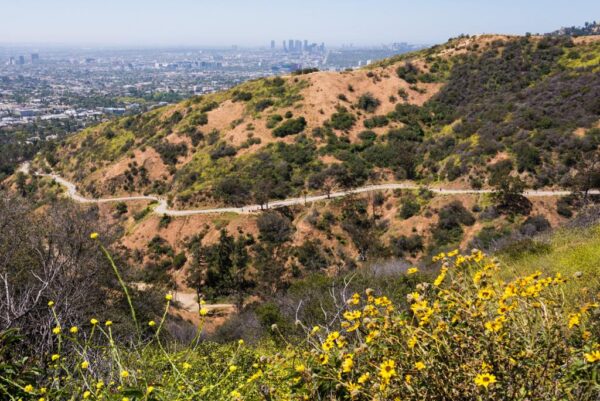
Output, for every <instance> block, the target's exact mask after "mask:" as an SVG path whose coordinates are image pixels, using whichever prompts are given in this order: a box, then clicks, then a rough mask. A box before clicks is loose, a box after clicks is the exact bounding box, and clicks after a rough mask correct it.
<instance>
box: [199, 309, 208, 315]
mask: <svg viewBox="0 0 600 401" xmlns="http://www.w3.org/2000/svg"><path fill="white" fill-rule="evenodd" d="M199 313H200V316H206V315H208V309H207V308H200V312H199Z"/></svg>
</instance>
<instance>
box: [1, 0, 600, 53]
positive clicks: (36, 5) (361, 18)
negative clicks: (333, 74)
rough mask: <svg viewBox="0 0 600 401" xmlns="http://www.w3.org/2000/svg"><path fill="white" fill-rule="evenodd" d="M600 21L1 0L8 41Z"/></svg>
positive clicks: (234, 37)
mask: <svg viewBox="0 0 600 401" xmlns="http://www.w3.org/2000/svg"><path fill="white" fill-rule="evenodd" d="M592 20H600V1H599V0H569V1H564V0H561V1H559V0H500V1H496V0H494V1H492V0H411V1H405V0H368V1H367V0H362V1H359V0H319V1H317V0H302V1H288V0H279V1H266V0H210V1H208V0H160V1H159V0H0V43H2V44H32V43H34V44H88V45H93V44H97V45H125V46H171V45H175V46H231V45H238V46H267V45H268V44H269V43H270V41H271V39H273V40H276V42H277V45H278V46H279V45H280V44H281V41H282V40H284V39H289V38H294V39H301V40H304V39H307V40H309V41H310V42H319V43H320V42H325V43H326V44H328V45H341V44H351V43H352V44H354V45H355V46H358V45H378V44H387V43H392V42H409V43H413V44H433V43H440V42H444V41H445V40H447V39H448V38H450V37H454V36H457V35H459V34H461V33H468V34H477V33H506V34H524V33H525V32H533V33H538V32H539V33H544V32H549V31H553V30H555V29H558V28H560V27H562V26H571V25H582V24H583V23H584V22H585V21H592Z"/></svg>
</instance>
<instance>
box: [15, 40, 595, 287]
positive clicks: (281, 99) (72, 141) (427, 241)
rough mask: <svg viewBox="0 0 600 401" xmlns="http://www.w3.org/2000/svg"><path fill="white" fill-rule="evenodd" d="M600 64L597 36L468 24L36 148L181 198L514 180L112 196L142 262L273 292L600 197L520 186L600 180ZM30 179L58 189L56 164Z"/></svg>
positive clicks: (508, 232)
mask: <svg viewBox="0 0 600 401" xmlns="http://www.w3.org/2000/svg"><path fill="white" fill-rule="evenodd" d="M599 69H600V40H598V37H579V38H575V39H572V38H566V37H510V36H498V35H494V36H492V35H487V36H477V37H461V38H458V39H454V40H451V41H449V42H448V43H446V44H444V45H440V46H435V47H432V48H430V49H426V50H422V51H419V52H416V53H410V54H406V55H401V56H398V57H396V58H392V59H388V60H382V61H380V62H377V63H375V64H373V65H371V66H369V67H368V68H366V69H361V70H355V71H346V72H342V73H335V72H313V71H302V72H301V73H299V74H295V75H291V76H286V77H275V78H268V79H260V80H256V81H251V82H247V83H244V84H242V85H240V86H238V87H236V88H233V89H231V90H230V91H227V92H223V93H215V94H212V95H207V96H204V97H198V98H192V99H190V100H187V101H185V102H182V103H180V104H177V105H174V106H168V107H164V108H161V109H157V110H154V111H151V112H149V113H145V114H142V115H139V116H136V117H127V118H122V119H117V120H114V121H111V122H108V123H104V124H101V125H99V126H97V127H93V128H89V129H87V130H84V131H82V132H81V133H79V134H77V135H75V136H72V137H70V138H69V139H68V140H66V141H65V142H64V143H63V144H61V145H60V146H58V147H57V148H56V149H55V150H54V152H53V153H44V154H43V155H41V156H40V157H38V158H37V159H36V160H35V161H34V163H33V165H34V167H38V168H41V169H46V170H47V171H48V170H50V169H52V170H53V171H55V172H57V173H58V174H60V175H62V176H64V177H67V178H68V179H70V180H72V181H75V182H76V183H77V184H78V187H79V190H80V191H81V192H83V193H84V194H87V195H88V196H95V197H114V196H123V195H125V196H127V195H136V194H157V195H160V196H163V197H165V198H167V199H168V201H169V203H170V205H169V206H170V207H171V208H175V209H177V208H179V209H184V208H187V209H189V208H194V207H200V208H202V207H211V206H217V207H219V206H226V205H237V206H243V205H248V204H252V203H257V204H266V203H268V201H269V200H273V199H278V198H279V199H281V198H286V197H290V196H297V197H301V196H302V195H306V194H309V193H318V194H323V193H327V192H329V191H332V190H344V189H347V188H355V187H358V186H361V185H367V184H372V183H381V182H399V181H400V182H404V181H407V180H410V181H412V182H414V183H416V184H417V185H423V186H424V187H425V186H429V187H436V188H437V187H438V186H439V187H440V188H493V189H496V190H499V194H500V196H496V195H491V194H462V195H449V194H446V195H444V194H435V193H432V192H431V191H429V190H427V189H425V188H424V187H423V188H421V189H420V190H388V191H380V192H378V193H364V194H360V195H354V196H351V197H346V198H341V199H336V200H332V201H330V202H325V203H318V204H310V205H306V206H305V205H296V206H293V207H286V208H282V209H278V210H277V212H271V213H264V214H241V215H240V214H232V213H225V214H216V215H194V216H185V217H170V216H160V215H156V214H152V213H150V212H151V211H152V210H153V208H155V207H156V206H155V205H153V203H152V202H144V201H136V202H127V203H118V204H116V203H106V204H101V205H100V209H99V210H100V213H101V215H102V216H104V218H105V219H106V220H107V221H110V222H111V223H112V224H115V225H116V226H118V227H120V229H121V232H122V234H121V235H122V239H121V241H120V243H121V244H122V245H123V247H124V248H123V249H124V256H125V258H126V259H127V260H129V261H130V263H131V264H132V265H135V266H138V268H139V277H138V280H140V281H144V282H148V283H157V282H166V283H170V285H173V286H174V287H176V288H179V289H180V290H181V291H183V292H189V293H190V294H192V293H194V292H195V291H196V290H198V289H200V288H202V291H203V292H206V293H207V294H208V296H210V297H217V298H218V297H226V298H227V297H229V299H231V298H230V297H232V296H234V295H235V294H239V293H260V294H263V295H264V294H271V293H273V292H276V291H277V290H279V289H282V288H286V287H288V286H289V285H290V284H291V283H293V282H294V281H295V280H297V279H299V278H301V277H304V276H306V275H308V274H311V273H312V272H328V273H329V274H333V273H336V272H340V271H347V270H351V269H354V268H355V267H356V266H364V265H369V264H371V263H373V262H376V261H378V260H381V259H389V258H393V259H395V260H397V261H398V265H399V266H401V267H402V266H404V267H406V266H408V265H409V264H410V263H415V262H418V261H421V262H422V263H429V262H430V260H431V256H433V255H435V254H436V253H438V252H440V251H444V250H449V249H452V248H454V247H457V246H458V247H461V248H463V249H470V248H471V247H477V248H480V249H498V248H502V247H503V246H505V245H506V244H508V243H511V242H514V241H518V240H520V239H522V238H527V237H529V236H531V235H535V234H537V233H540V232H544V231H547V230H549V229H550V228H552V227H557V226H559V225H561V224H563V223H565V222H566V221H567V220H568V219H569V218H570V217H571V216H572V215H573V214H575V213H576V212H577V210H578V209H580V208H581V207H583V206H584V205H585V204H587V203H589V201H590V200H593V199H591V198H589V197H579V196H566V197H559V196H546V197H536V198H529V199H526V198H524V197H523V196H521V195H520V194H519V193H520V191H521V190H522V189H523V188H525V187H529V188H538V189H539V188H553V189H573V190H580V191H585V190H587V189H590V188H598V186H599V184H600V177H599V176H598V168H597V166H598V163H599V159H598V157H599V155H600V152H599V151H598V146H599V144H600V128H599V127H600V126H599V124H600V103H599V101H600V100H599V99H600V74H598V71H599ZM15 185H16V187H17V188H18V189H19V190H20V191H21V192H22V193H28V192H32V191H33V192H35V190H37V189H39V190H40V193H43V194H46V195H44V196H45V197H46V198H47V199H52V198H55V197H56V196H58V195H57V193H56V192H57V188H56V187H55V186H54V184H53V183H51V182H50V181H49V180H48V179H47V178H36V179H34V180H32V181H31V182H28V183H27V182H25V181H18V180H17V182H16V184H15ZM37 196H41V195H37ZM236 275H238V276H237V277H238V279H236V278H235V277H236ZM240 275H241V276H240ZM236 280H238V281H237V282H236ZM240 280H241V281H240ZM234 287H235V288H234Z"/></svg>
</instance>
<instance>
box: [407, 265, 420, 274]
mask: <svg viewBox="0 0 600 401" xmlns="http://www.w3.org/2000/svg"><path fill="white" fill-rule="evenodd" d="M418 272H419V269H418V268H417V267H411V268H410V269H408V270H407V271H406V273H407V274H409V275H411V274H416V273H418Z"/></svg>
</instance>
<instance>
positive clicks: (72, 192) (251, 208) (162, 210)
mask: <svg viewBox="0 0 600 401" xmlns="http://www.w3.org/2000/svg"><path fill="white" fill-rule="evenodd" d="M29 170H30V168H29V164H28V163H25V164H23V165H21V167H20V168H19V170H18V171H20V172H23V173H26V174H29V173H30V172H29ZM34 174H35V175H37V176H40V177H50V178H52V179H54V180H55V181H56V182H57V183H59V184H61V185H62V186H64V187H65V188H66V189H67V195H68V196H69V197H70V198H71V199H73V200H74V201H75V202H78V203H109V202H130V201H140V200H147V201H155V202H158V205H157V206H156V208H154V213H156V214H158V215H167V216H173V217H182V216H193V215H197V214H218V213H238V214H242V213H253V212H257V211H260V210H264V209H265V208H267V205H246V206H242V207H220V208H212V209H191V210H170V209H169V206H168V204H167V200H166V199H164V198H161V197H158V196H153V195H148V196H124V197H117V198H100V199H90V198H86V197H84V196H82V195H80V194H79V192H77V187H76V186H75V184H73V183H72V182H70V181H67V180H66V179H64V178H62V177H60V176H58V175H56V174H42V173H34ZM421 188H426V189H428V190H429V191H431V192H433V193H436V194H439V195H463V194H489V193H493V192H494V191H493V190H490V189H450V188H448V189H447V188H440V187H427V186H423V185H416V184H413V183H389V184H378V185H367V186H364V187H359V188H355V189H350V190H347V191H339V192H331V193H330V194H329V195H312V196H306V197H300V198H289V199H284V200H278V201H273V202H269V204H268V208H277V207H282V206H294V205H304V204H308V203H314V202H319V201H323V200H328V199H335V198H342V197H344V196H348V195H352V194H360V193H364V192H376V191H384V190H390V189H421ZM569 194H571V191H564V190H556V191H552V190H541V191H535V190H531V191H525V192H524V193H523V195H525V196H527V197H530V198H534V197H546V196H564V195H569ZM589 194H590V195H598V194H600V191H598V190H593V191H590V192H589Z"/></svg>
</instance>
